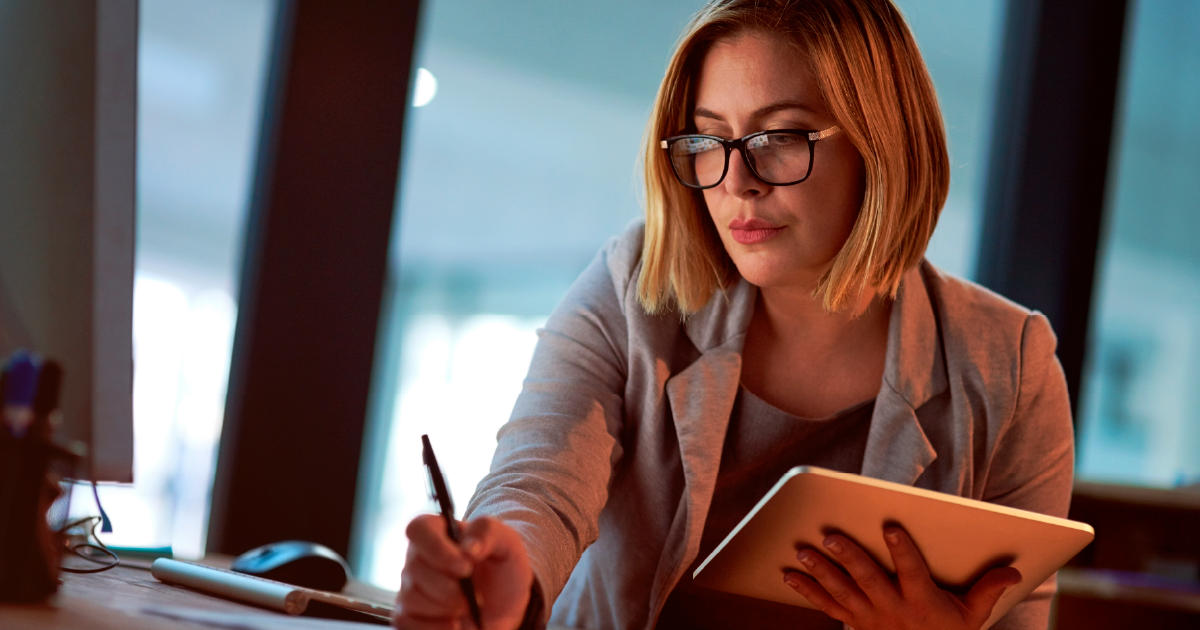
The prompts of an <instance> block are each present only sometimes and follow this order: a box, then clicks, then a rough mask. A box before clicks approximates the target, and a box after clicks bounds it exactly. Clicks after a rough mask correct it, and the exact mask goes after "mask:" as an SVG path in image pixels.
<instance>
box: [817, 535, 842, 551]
mask: <svg viewBox="0 0 1200 630" xmlns="http://www.w3.org/2000/svg"><path fill="white" fill-rule="evenodd" d="M821 544H823V545H825V548H826V549H828V550H830V551H832V552H833V553H842V543H840V542H838V540H837V539H836V538H833V537H832V536H831V537H829V538H826V539H825V540H824V541H823V542H822V543H821Z"/></svg>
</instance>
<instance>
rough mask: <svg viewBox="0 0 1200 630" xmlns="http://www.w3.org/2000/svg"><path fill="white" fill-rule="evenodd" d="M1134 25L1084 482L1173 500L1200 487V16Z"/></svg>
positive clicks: (1179, 12) (1090, 368)
mask: <svg viewBox="0 0 1200 630" xmlns="http://www.w3.org/2000/svg"><path fill="white" fill-rule="evenodd" d="M1129 15H1130V21H1129V23H1128V24H1127V30H1126V33H1127V35H1126V37H1127V39H1126V43H1125V54H1124V62H1123V64H1124V67H1123V77H1122V87H1121V93H1120V94H1119V96H1118V115H1117V120H1116V124H1115V129H1114V134H1115V135H1114V141H1115V142H1114V145H1113V146H1114V151H1113V156H1114V158H1113V161H1112V166H1111V167H1110V168H1111V171H1110V172H1111V176H1110V178H1109V179H1110V185H1109V193H1108V198H1109V199H1108V205H1109V208H1108V217H1107V226H1106V233H1105V234H1104V235H1103V236H1102V245H1101V250H1100V258H1099V260H1098V261H1097V263H1098V264H1097V290H1096V295H1095V297H1094V298H1093V307H1092V323H1091V337H1092V340H1091V346H1090V349H1089V355H1088V363H1087V366H1086V368H1085V374H1084V387H1083V390H1082V393H1083V397H1082V400H1081V405H1080V408H1081V413H1080V418H1079V435H1080V440H1079V445H1078V451H1079V461H1078V473H1079V476H1080V477H1082V478H1087V479H1092V480H1099V481H1112V482H1120V483H1133V484H1142V485H1152V486H1160V487H1169V486H1176V485H1185V484H1191V483H1196V482H1197V481H1200V422H1198V420H1200V411H1197V409H1198V408H1200V387H1198V385H1200V246H1197V244H1196V235H1197V234H1200V202H1197V199H1200V178H1197V177H1196V173H1197V172H1200V118H1197V116H1196V112H1197V111H1200V40H1198V39H1197V38H1196V37H1195V33H1196V30H1197V29H1200V5H1197V4H1195V3H1187V2H1169V1H1163V0H1140V1H1139V2H1136V3H1131V6H1130V13H1129Z"/></svg>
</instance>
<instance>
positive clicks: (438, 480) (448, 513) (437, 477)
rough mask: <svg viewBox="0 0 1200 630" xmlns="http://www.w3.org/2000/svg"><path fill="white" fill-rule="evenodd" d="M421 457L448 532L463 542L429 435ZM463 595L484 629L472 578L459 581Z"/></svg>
mask: <svg viewBox="0 0 1200 630" xmlns="http://www.w3.org/2000/svg"><path fill="white" fill-rule="evenodd" d="M421 459H423V460H425V468H426V469H428V470H429V482H430V484H432V485H433V500H434V501H437V504H438V510H439V511H440V512H441V513H442V518H444V519H446V534H447V535H448V536H450V540H453V541H454V544H456V545H457V544H459V543H460V542H462V533H461V532H459V531H458V522H457V521H455V520H454V503H453V502H452V501H451V500H450V490H449V489H448V488H446V478H445V477H443V476H442V469H441V468H440V467H439V466H438V463H437V457H436V456H434V454H433V446H432V445H430V444H429V436H428V435H422V436H421ZM458 585H459V586H461V587H462V592H463V595H465V596H466V598H467V606H469V607H470V608H471V620H472V621H474V622H475V626H476V627H478V628H479V630H483V617H482V616H481V615H480V614H479V602H477V601H475V584H474V583H473V582H471V578H469V577H465V578H463V579H461V580H459V581H458Z"/></svg>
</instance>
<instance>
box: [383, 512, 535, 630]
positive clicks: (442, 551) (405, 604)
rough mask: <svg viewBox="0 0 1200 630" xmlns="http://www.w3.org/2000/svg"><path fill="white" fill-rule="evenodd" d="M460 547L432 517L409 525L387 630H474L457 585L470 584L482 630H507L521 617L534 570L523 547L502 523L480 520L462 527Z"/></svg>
mask: <svg viewBox="0 0 1200 630" xmlns="http://www.w3.org/2000/svg"><path fill="white" fill-rule="evenodd" d="M462 532H463V537H462V545H461V546H460V545H456V544H454V542H453V541H451V540H450V537H449V536H448V535H447V534H446V521H445V520H444V519H443V518H442V517H440V516H435V515H432V514H427V515H424V516H418V517H417V518H414V519H413V520H412V522H411V523H409V524H408V529H407V531H406V533H407V534H408V555H407V558H406V559H405V561H404V571H403V572H402V573H401V577H400V579H401V582H400V593H399V594H397V596H396V612H395V614H394V616H393V618H392V625H394V626H395V627H397V628H402V629H404V630H433V629H435V628H436V629H439V630H442V629H444V630H466V629H469V628H474V627H475V624H474V623H473V622H472V621H471V614H470V612H469V608H468V607H467V598H466V597H465V596H463V592H462V588H461V587H460V586H459V580H461V579H462V578H465V577H470V578H471V580H472V582H474V585H475V597H476V600H477V601H478V602H479V609H480V613H481V614H482V617H483V625H484V627H485V628H486V629H487V630H512V629H514V628H517V627H518V626H519V625H520V624H521V621H522V619H524V617H525V609H526V607H527V606H528V605H529V597H530V593H531V592H532V587H533V570H532V569H531V568H530V566H529V556H528V554H527V553H526V551H525V544H524V543H523V542H522V541H521V537H520V536H518V535H517V532H516V531H515V530H514V529H513V528H511V527H509V526H507V525H505V524H504V523H502V522H500V521H498V520H496V519H493V518H487V517H482V518H478V519H475V520H473V521H467V522H464V523H463V524H462Z"/></svg>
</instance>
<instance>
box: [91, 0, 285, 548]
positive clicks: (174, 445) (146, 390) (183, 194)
mask: <svg viewBox="0 0 1200 630" xmlns="http://www.w3.org/2000/svg"><path fill="white" fill-rule="evenodd" d="M140 5H141V9H140V11H141V12H140V16H139V18H140V24H139V29H140V32H139V38H138V130H137V133H138V147H137V150H138V162H137V179H138V181H137V195H138V202H137V203H138V208H137V212H138V217H137V263H136V264H137V270H136V279H135V285H134V322H133V326H134V331H133V342H134V449H135V450H134V479H135V483H134V484H133V485H132V486H102V487H101V499H102V501H103V503H104V508H105V510H106V511H107V512H108V514H109V515H110V516H111V517H112V521H113V526H114V531H113V533H112V534H110V535H106V536H104V540H105V541H106V542H107V543H110V544H115V545H130V546H157V545H173V546H174V549H175V552H176V554H177V555H182V556H185V557H187V556H199V555H201V553H202V552H203V549H204V537H205V532H206V531H207V521H208V506H209V494H210V491H211V486H212V478H213V464H214V461H215V456H216V445H217V442H218V438H219V435H220V430H221V418H222V414H223V413H224V410H225V387H226V381H227V378H228V370H229V358H230V350H231V346H232V341H233V328H234V322H235V320H236V310H237V307H236V302H235V297H236V295H237V272H238V269H239V262H240V261H239V259H240V255H241V244H242V231H243V225H244V223H245V217H246V208H247V203H248V199H249V192H250V190H249V189H250V182H251V179H252V169H253V165H254V159H253V157H254V151H255V149H256V146H257V136H258V123H259V118H260V106H261V101H262V92H263V87H264V82H265V76H266V63H267V51H268V43H269V39H270V33H271V29H272V25H273V20H274V2H273V0H141V3H140ZM88 494H89V493H82V492H80V493H76V495H75V496H76V497H77V499H78V500H77V503H78V504H79V505H77V506H76V507H75V510H76V511H81V512H84V513H95V512H94V507H93V506H92V505H90V501H88V499H89V498H90V497H89V496H88Z"/></svg>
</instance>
